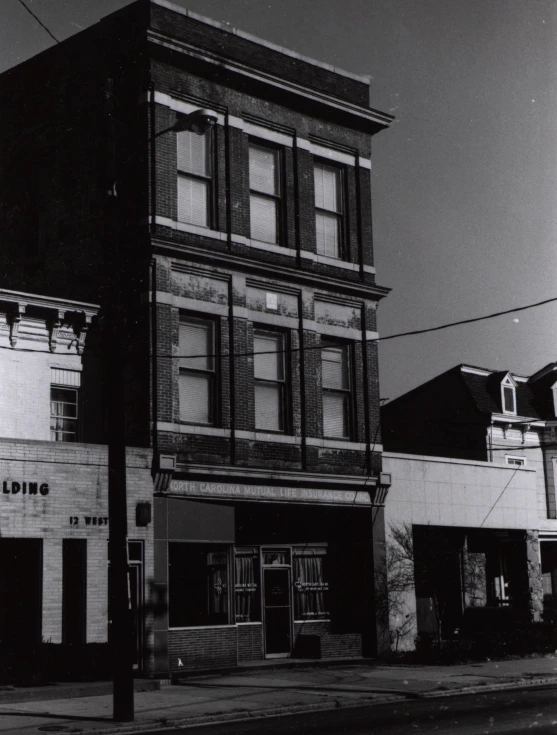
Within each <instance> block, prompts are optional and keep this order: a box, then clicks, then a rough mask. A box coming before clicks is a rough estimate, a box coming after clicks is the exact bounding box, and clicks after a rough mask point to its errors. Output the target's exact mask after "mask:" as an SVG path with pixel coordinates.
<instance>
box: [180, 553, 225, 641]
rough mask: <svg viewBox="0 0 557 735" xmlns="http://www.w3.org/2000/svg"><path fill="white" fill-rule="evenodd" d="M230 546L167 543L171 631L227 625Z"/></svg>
mask: <svg viewBox="0 0 557 735" xmlns="http://www.w3.org/2000/svg"><path fill="white" fill-rule="evenodd" d="M228 558H229V547H227V546H221V545H218V544H188V543H182V542H170V543H169V544H168V601H169V624H170V627H171V628H177V627H188V626H192V625H227V624H228V610H229V607H230V605H229V584H228V576H229V573H228Z"/></svg>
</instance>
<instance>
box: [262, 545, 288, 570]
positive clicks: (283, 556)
mask: <svg viewBox="0 0 557 735" xmlns="http://www.w3.org/2000/svg"><path fill="white" fill-rule="evenodd" d="M263 564H270V565H272V566H277V565H279V564H290V552H289V551H284V550H281V549H279V550H278V551H264V552H263Z"/></svg>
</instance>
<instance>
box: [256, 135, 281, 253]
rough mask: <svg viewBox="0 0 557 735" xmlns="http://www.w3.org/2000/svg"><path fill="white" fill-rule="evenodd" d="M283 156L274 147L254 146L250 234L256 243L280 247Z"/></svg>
mask: <svg viewBox="0 0 557 735" xmlns="http://www.w3.org/2000/svg"><path fill="white" fill-rule="evenodd" d="M279 161H280V156H279V151H277V150H275V149H273V148H266V147H264V146H260V145H255V144H254V143H250V147H249V188H250V232H251V237H252V238H253V239H254V240H261V241H263V242H269V243H273V244H276V243H278V242H279V238H280V163H279Z"/></svg>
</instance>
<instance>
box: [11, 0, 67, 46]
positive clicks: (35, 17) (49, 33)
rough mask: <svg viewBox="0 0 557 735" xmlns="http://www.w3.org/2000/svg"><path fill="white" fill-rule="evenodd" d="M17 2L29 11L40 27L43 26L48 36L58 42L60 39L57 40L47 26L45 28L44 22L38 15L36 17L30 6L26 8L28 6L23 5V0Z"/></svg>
mask: <svg viewBox="0 0 557 735" xmlns="http://www.w3.org/2000/svg"><path fill="white" fill-rule="evenodd" d="M18 2H19V4H20V5H23V7H24V8H25V10H26V11H27V12H28V13H29V14H30V15H32V16H33V18H34V19H35V20H36V21H37V23H38V24H39V25H40V26H41V27H42V28H44V30H45V31H46V32H47V33H48V35H49V36H50V37H51V38H53V39H54V40H55V41H56V43H60V41H59V40H58V39H57V38H56V36H55V35H54V34H53V33H51V32H50V31H49V30H48V28H47V27H46V26H45V24H44V23H43V22H42V20H41V19H40V18H38V17H37V16H36V15H35V13H34V12H33V11H32V10H31V9H30V8H28V7H27V5H25V3H24V2H23V0H18Z"/></svg>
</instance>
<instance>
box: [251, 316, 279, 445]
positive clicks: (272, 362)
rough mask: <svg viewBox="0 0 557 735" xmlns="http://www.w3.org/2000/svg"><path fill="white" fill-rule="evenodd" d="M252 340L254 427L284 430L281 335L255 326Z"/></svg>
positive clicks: (266, 429)
mask: <svg viewBox="0 0 557 735" xmlns="http://www.w3.org/2000/svg"><path fill="white" fill-rule="evenodd" d="M253 342H254V346H253V351H254V353H255V354H254V361H253V372H254V378H255V428H256V429H261V430H263V431H285V426H286V421H285V402H286V400H285V399H286V381H285V369H284V362H285V360H284V335H282V334H279V333H277V332H264V331H260V330H257V331H256V332H255V334H254V340H253Z"/></svg>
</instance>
